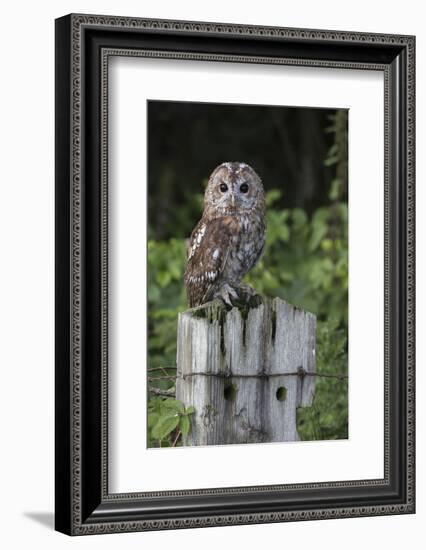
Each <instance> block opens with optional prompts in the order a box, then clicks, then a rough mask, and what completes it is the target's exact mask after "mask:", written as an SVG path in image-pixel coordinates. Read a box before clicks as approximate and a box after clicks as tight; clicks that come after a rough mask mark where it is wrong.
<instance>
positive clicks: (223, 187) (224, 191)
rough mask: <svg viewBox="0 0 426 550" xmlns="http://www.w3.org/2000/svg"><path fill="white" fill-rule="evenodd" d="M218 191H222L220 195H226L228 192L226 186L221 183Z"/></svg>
mask: <svg viewBox="0 0 426 550" xmlns="http://www.w3.org/2000/svg"><path fill="white" fill-rule="evenodd" d="M219 189H220V190H221V191H222V193H226V192H227V191H228V186H227V185H226V183H221V184H220V186H219Z"/></svg>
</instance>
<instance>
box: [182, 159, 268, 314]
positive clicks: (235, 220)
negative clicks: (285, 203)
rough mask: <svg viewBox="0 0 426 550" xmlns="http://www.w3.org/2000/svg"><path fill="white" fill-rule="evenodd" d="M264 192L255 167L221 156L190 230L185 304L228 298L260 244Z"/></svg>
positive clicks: (262, 242)
mask: <svg viewBox="0 0 426 550" xmlns="http://www.w3.org/2000/svg"><path fill="white" fill-rule="evenodd" d="M265 230H266V223H265V195H264V190H263V186H262V182H261V180H260V178H259V176H258V175H257V174H256V172H255V171H254V170H253V169H252V168H251V167H250V166H248V165H247V164H245V163H241V162H225V163H223V164H221V165H220V166H218V167H217V168H216V169H215V170H214V171H213V173H212V175H211V176H210V179H209V183H208V185H207V188H206V192H205V195H204V211H203V215H202V218H201V220H200V221H199V222H198V224H197V225H196V227H195V229H194V231H193V232H192V235H191V239H190V243H189V249H188V261H187V267H186V271H185V286H186V290H187V295H188V302H189V306H190V307H196V306H199V305H201V304H204V303H206V302H208V301H210V300H212V299H214V298H216V297H220V298H222V299H223V300H224V301H225V302H226V303H228V304H229V303H230V300H231V299H232V298H236V297H237V296H238V288H239V287H240V285H241V280H242V279H243V277H244V276H245V275H246V274H247V273H248V272H249V271H250V269H252V268H253V267H254V266H255V265H256V263H257V262H258V260H259V259H260V256H261V254H262V252H263V248H264V245H265Z"/></svg>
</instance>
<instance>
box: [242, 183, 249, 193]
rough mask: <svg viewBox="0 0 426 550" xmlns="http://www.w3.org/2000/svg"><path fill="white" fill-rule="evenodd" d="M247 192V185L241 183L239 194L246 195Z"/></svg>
mask: <svg viewBox="0 0 426 550" xmlns="http://www.w3.org/2000/svg"><path fill="white" fill-rule="evenodd" d="M248 190H249V186H248V184H247V183H242V184H241V185H240V191H241V193H247V191H248Z"/></svg>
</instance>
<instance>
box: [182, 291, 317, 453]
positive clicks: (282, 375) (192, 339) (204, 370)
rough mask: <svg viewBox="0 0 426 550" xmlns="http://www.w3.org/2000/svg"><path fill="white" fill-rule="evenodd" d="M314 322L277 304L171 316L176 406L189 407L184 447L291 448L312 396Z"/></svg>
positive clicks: (218, 306) (216, 306)
mask: <svg viewBox="0 0 426 550" xmlns="http://www.w3.org/2000/svg"><path fill="white" fill-rule="evenodd" d="M315 336H316V317H315V315H313V314H312V313H308V312H306V311H302V310H300V309H297V308H295V307H294V306H292V305H290V304H288V303H286V302H284V301H283V300H281V299H279V298H275V299H273V300H270V299H266V298H263V299H262V302H261V304H260V305H258V306H257V307H249V306H244V307H242V308H237V307H234V308H232V309H231V310H230V311H227V310H226V308H225V306H224V305H223V304H222V302H220V301H214V302H210V303H208V304H205V305H203V306H201V307H198V308H194V309H191V310H188V311H186V312H184V313H181V314H180V315H179V321H178V342H177V380H176V398H177V399H179V400H181V401H183V402H184V403H185V405H187V406H189V405H193V406H194V407H195V414H194V415H191V421H192V422H191V431H190V433H189V435H188V436H187V437H186V438H185V439H184V441H183V444H184V445H223V444H229V443H261V442H270V441H297V440H299V435H298V433H297V424H296V414H297V408H298V407H306V406H309V405H311V404H312V400H313V396H314V391H315V376H313V373H315Z"/></svg>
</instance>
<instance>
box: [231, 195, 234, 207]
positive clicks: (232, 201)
mask: <svg viewBox="0 0 426 550" xmlns="http://www.w3.org/2000/svg"><path fill="white" fill-rule="evenodd" d="M231 206H232V208H234V207H235V195H231Z"/></svg>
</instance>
